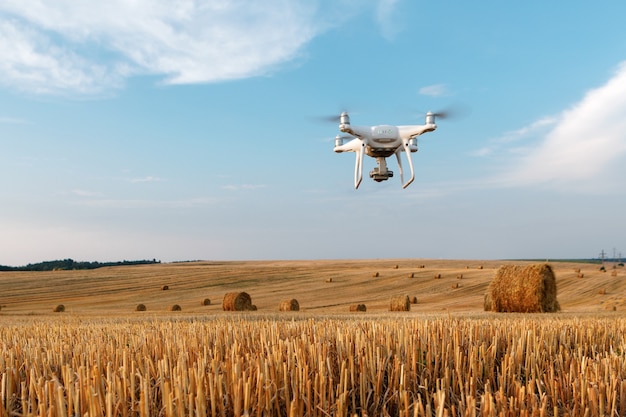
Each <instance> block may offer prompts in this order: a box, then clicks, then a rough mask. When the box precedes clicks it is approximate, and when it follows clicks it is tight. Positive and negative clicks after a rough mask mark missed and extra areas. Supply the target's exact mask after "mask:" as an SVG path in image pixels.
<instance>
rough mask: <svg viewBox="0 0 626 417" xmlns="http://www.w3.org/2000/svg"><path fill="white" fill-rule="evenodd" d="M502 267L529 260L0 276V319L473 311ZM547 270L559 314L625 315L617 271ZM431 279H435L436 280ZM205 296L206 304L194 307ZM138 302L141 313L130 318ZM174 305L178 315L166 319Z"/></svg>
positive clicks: (227, 265) (194, 266) (622, 279)
mask: <svg viewBox="0 0 626 417" xmlns="http://www.w3.org/2000/svg"><path fill="white" fill-rule="evenodd" d="M506 263H515V264H526V263H531V262H509V261H462V260H427V259H397V260H353V261H348V260H323V261H245V262H243V261H242V262H189V263H172V264H154V265H137V266H119V267H106V268H99V269H94V270H80V271H50V272H0V306H1V310H0V315H3V316H7V315H38V314H46V315H50V314H53V313H52V310H53V308H54V307H55V306H56V305H58V304H63V305H64V306H65V308H66V313H64V314H86V315H119V314H160V313H167V314H185V313H194V314H198V313H210V314H227V313H223V312H222V298H223V296H224V294H225V293H227V292H233V291H245V292H247V293H249V294H250V295H251V297H252V302H253V304H255V305H256V306H257V308H258V312H278V305H279V303H280V301H282V300H286V299H291V298H295V299H297V300H298V302H299V304H300V313H299V314H316V313H331V314H335V313H347V312H348V309H349V306H350V305H351V304H355V303H360V304H365V305H366V306H367V312H366V313H359V314H371V313H377V312H386V311H388V309H389V300H390V298H391V297H392V296H397V295H404V294H406V295H409V296H410V297H413V296H415V297H417V301H418V302H417V304H413V305H412V306H411V312H424V313H426V312H432V313H440V312H474V313H480V312H482V311H483V297H484V293H485V290H486V288H487V286H488V284H489V282H490V281H491V279H492V278H493V276H494V274H495V271H496V270H497V269H498V267H500V266H501V265H503V264H506ZM551 265H552V267H553V269H554V271H555V274H556V278H557V288H558V296H557V298H558V300H559V302H560V304H561V308H562V310H563V311H564V312H606V311H613V310H616V311H626V270H625V269H624V268H618V269H616V270H615V273H613V270H612V269H611V267H609V268H608V271H607V272H601V271H599V269H598V265H595V264H580V263H568V262H555V263H551ZM577 269H580V270H581V272H582V273H583V274H584V277H583V278H580V277H579V276H578V272H577ZM376 273H378V276H375V275H376ZM438 275H440V276H441V278H439V279H435V278H434V277H435V276H438ZM461 275H462V277H461ZM411 276H412V277H411ZM163 286H167V287H168V289H167V290H163V289H162V288H163ZM205 298H208V299H210V300H211V305H208V306H203V305H202V301H203V300H204V299H205ZM139 303H142V304H144V305H145V306H146V307H147V311H146V312H135V311H134V310H135V307H136V306H137V304H139ZM173 304H178V305H180V306H181V308H182V312H180V313H170V312H168V308H169V306H171V305H173ZM251 314H254V313H251Z"/></svg>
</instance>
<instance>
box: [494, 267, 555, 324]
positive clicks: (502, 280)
mask: <svg viewBox="0 0 626 417" xmlns="http://www.w3.org/2000/svg"><path fill="white" fill-rule="evenodd" d="M484 307H485V311H497V312H518V313H547V312H556V311H559V310H560V309H561V307H560V305H559V302H558V301H557V299H556V278H555V277H554V272H553V271H552V267H551V266H550V265H548V264H533V265H529V266H519V265H504V266H502V267H500V268H499V269H498V271H497V272H496V276H495V277H494V279H493V280H492V281H491V283H490V284H489V287H488V288H487V293H486V294H485V303H484Z"/></svg>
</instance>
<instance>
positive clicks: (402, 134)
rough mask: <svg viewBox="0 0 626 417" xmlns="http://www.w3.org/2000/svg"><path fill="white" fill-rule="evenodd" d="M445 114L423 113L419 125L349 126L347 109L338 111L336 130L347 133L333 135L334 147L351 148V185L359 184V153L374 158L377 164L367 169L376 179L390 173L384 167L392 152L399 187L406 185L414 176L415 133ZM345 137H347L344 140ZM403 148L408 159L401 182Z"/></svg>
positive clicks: (433, 126)
mask: <svg viewBox="0 0 626 417" xmlns="http://www.w3.org/2000/svg"><path fill="white" fill-rule="evenodd" d="M436 117H439V118H442V119H443V118H445V117H446V113H445V112H439V113H433V112H428V113H426V123H425V124H423V125H407V126H391V125H377V126H352V125H351V124H350V116H348V113H347V112H345V111H344V112H343V113H341V115H340V116H339V130H340V131H341V132H343V133H347V134H348V135H350V136H341V135H337V136H336V137H335V148H334V151H335V152H337V153H341V152H354V153H356V164H355V167H354V188H355V189H357V188H359V185H361V181H362V180H363V157H364V155H367V156H371V157H372V158H375V159H376V163H377V164H378V166H377V167H375V168H374V169H373V170H372V171H371V172H370V178H371V179H373V180H374V181H376V182H382V181H386V180H388V179H389V178H391V177H393V171H390V170H389V169H388V168H387V158H388V157H390V156H391V155H393V154H395V155H396V158H397V160H398V168H399V170H400V182H401V183H402V188H406V187H408V186H409V185H411V183H412V182H413V180H414V179H415V171H414V170H413V161H412V160H411V153H412V152H417V137H418V136H419V135H421V134H423V133H427V132H432V131H434V130H435V129H437V125H436V123H435V118H436ZM345 139H351V140H350V141H348V142H347V143H344V140H345ZM402 152H404V153H405V154H406V156H407V159H408V162H409V168H410V170H411V177H410V178H409V179H408V180H407V181H406V182H405V181H404V175H403V171H402V159H401V158H400V154H401V153H402Z"/></svg>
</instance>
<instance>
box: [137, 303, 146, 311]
mask: <svg viewBox="0 0 626 417" xmlns="http://www.w3.org/2000/svg"><path fill="white" fill-rule="evenodd" d="M146 310H147V309H146V305H145V304H137V307H135V311H146Z"/></svg>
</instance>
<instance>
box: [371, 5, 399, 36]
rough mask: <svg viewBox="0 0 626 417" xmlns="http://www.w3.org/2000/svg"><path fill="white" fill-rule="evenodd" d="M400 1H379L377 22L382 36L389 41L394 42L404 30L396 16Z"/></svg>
mask: <svg viewBox="0 0 626 417" xmlns="http://www.w3.org/2000/svg"><path fill="white" fill-rule="evenodd" d="M398 3H399V0H379V1H378V5H377V7H376V22H377V23H378V27H379V28H380V32H381V34H382V36H383V37H384V38H385V39H387V40H393V39H394V38H395V37H396V36H397V35H398V33H400V31H401V30H402V25H401V24H400V23H399V21H398V18H397V16H396V10H397V5H398Z"/></svg>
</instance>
